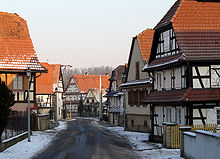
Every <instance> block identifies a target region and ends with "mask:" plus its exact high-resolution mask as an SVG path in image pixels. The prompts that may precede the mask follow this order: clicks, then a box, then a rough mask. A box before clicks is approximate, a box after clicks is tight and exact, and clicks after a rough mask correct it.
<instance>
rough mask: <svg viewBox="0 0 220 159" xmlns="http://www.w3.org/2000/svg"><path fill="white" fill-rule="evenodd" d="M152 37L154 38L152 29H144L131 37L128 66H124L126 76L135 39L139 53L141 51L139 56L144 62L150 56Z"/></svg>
mask: <svg viewBox="0 0 220 159" xmlns="http://www.w3.org/2000/svg"><path fill="white" fill-rule="evenodd" d="M153 38H154V30H153V29H146V30H144V31H143V32H142V33H140V34H139V35H137V36H136V37H133V39H132V44H131V49H130V54H129V59H128V66H126V77H128V72H129V69H130V63H131V58H132V53H133V48H134V43H135V40H136V39H137V42H138V46H139V49H140V53H141V57H142V59H143V62H144V63H145V64H146V63H147V62H148V61H149V58H150V53H151V48H152V43H153Z"/></svg>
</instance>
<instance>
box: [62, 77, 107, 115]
mask: <svg viewBox="0 0 220 159" xmlns="http://www.w3.org/2000/svg"><path fill="white" fill-rule="evenodd" d="M100 77H101V87H102V96H104V95H105V92H104V90H105V89H107V87H108V85H109V82H108V78H109V76H108V75H101V76H100V75H87V74H86V75H73V77H71V78H70V80H69V82H68V84H67V87H66V89H65V101H64V103H65V106H66V111H67V113H68V114H71V115H70V116H71V117H72V116H78V115H80V116H82V115H83V114H87V113H85V110H87V109H85V108H84V105H83V103H84V100H85V98H86V96H87V94H88V92H89V90H90V89H94V90H99V89H100V88H99V87H100ZM80 102H82V103H80ZM102 102H105V100H103V101H102ZM80 104H81V105H80ZM88 110H89V109H88ZM97 111H101V110H99V109H97Z"/></svg>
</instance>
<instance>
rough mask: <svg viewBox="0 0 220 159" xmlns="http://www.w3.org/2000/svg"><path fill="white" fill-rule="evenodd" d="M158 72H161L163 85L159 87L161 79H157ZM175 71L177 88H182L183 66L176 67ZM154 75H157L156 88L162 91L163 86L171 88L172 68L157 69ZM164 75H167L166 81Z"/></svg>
mask: <svg viewBox="0 0 220 159" xmlns="http://www.w3.org/2000/svg"><path fill="white" fill-rule="evenodd" d="M158 73H159V74H161V83H162V87H159V81H157V80H158V78H157V76H158ZM174 73H175V89H181V78H182V77H181V67H176V68H175V69H174ZM154 77H155V83H154V89H157V90H158V91H162V90H163V88H164V89H166V90H171V69H164V70H162V71H155V72H154ZM164 77H165V82H164Z"/></svg>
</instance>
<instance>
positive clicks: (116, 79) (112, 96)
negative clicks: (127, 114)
mask: <svg viewBox="0 0 220 159" xmlns="http://www.w3.org/2000/svg"><path fill="white" fill-rule="evenodd" d="M125 71H126V66H125V65H120V66H118V67H117V68H116V69H114V70H113V71H112V75H111V77H110V78H109V81H110V83H109V88H108V93H107V94H106V95H105V97H107V101H108V119H109V122H110V124H113V125H123V112H124V109H123V108H124V106H125V104H124V98H125V95H124V94H125V93H124V92H122V88H120V85H121V84H122V79H123V77H124V76H125Z"/></svg>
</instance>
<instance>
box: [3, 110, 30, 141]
mask: <svg viewBox="0 0 220 159" xmlns="http://www.w3.org/2000/svg"><path fill="white" fill-rule="evenodd" d="M27 117H28V115H27V112H18V111H11V112H10V115H9V119H8V125H7V127H6V128H5V130H4V132H3V134H2V136H1V139H2V140H5V139H9V138H12V137H14V136H16V135H19V134H21V133H23V132H25V131H27Z"/></svg>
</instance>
